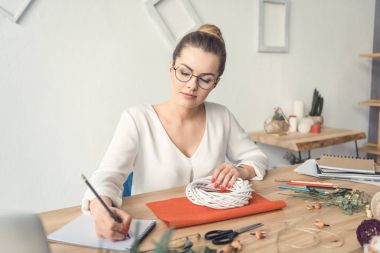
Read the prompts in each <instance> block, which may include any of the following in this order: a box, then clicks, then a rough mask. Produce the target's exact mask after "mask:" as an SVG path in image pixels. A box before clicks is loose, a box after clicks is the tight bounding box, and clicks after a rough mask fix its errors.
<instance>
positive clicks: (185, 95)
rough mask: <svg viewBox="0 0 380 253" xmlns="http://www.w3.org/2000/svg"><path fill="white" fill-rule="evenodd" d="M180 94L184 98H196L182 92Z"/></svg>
mask: <svg viewBox="0 0 380 253" xmlns="http://www.w3.org/2000/svg"><path fill="white" fill-rule="evenodd" d="M181 94H182V95H183V96H184V97H185V98H196V97H197V96H195V95H193V94H189V93H184V92H181Z"/></svg>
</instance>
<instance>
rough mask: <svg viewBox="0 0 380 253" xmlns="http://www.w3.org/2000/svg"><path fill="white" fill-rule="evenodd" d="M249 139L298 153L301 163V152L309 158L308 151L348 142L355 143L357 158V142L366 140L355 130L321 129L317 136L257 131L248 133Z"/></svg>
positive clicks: (362, 134) (364, 136)
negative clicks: (306, 152) (305, 152)
mask: <svg viewBox="0 0 380 253" xmlns="http://www.w3.org/2000/svg"><path fill="white" fill-rule="evenodd" d="M249 137H250V138H251V139H252V140H253V141H255V142H258V143H263V144H267V145H272V146H275V147H279V148H284V149H288V150H291V151H295V152H298V154H299V159H300V160H301V161H302V157H301V152H302V151H308V156H309V158H310V150H312V149H316V148H323V147H327V146H331V145H336V144H341V143H345V142H350V141H354V142H355V150H356V155H357V156H359V153H358V144H357V140H360V139H364V138H366V134H365V133H364V132H361V131H355V130H347V129H338V128H331V127H322V129H321V132H320V133H319V134H313V133H306V134H303V133H299V132H296V133H288V134H286V135H276V134H267V133H265V131H257V132H251V133H249Z"/></svg>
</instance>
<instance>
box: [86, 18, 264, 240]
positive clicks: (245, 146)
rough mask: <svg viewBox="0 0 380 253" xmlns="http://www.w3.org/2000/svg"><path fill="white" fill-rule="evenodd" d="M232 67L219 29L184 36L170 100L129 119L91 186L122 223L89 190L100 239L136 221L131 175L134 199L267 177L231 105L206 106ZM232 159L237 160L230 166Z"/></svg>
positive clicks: (117, 236) (137, 110)
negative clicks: (128, 194)
mask: <svg viewBox="0 0 380 253" xmlns="http://www.w3.org/2000/svg"><path fill="white" fill-rule="evenodd" d="M225 62H226V49H225V44H224V41H223V38H222V35H221V32H220V30H219V28H217V27H216V26H214V25H203V26H201V27H200V28H199V30H198V31H195V32H192V33H189V34H187V35H186V36H185V37H183V38H182V40H181V41H180V42H179V44H178V45H177V47H176V48H175V50H174V52H173V59H172V63H171V64H170V68H169V74H170V78H171V81H172V95H171V98H170V99H169V100H168V101H166V102H164V103H162V104H158V105H153V106H152V105H144V106H138V107H133V108H130V109H128V110H127V111H125V112H124V113H123V114H122V116H121V119H120V122H119V125H118V127H117V129H116V132H115V134H114V137H113V139H112V141H111V144H110V146H109V148H108V150H107V152H106V154H105V157H104V159H103V161H102V162H101V165H100V167H99V169H98V170H97V171H95V172H94V174H93V175H92V178H91V182H92V184H93V186H94V187H95V188H96V190H97V191H98V192H99V194H100V195H101V196H102V198H103V199H104V200H105V202H106V203H107V204H108V205H109V206H110V207H111V206H113V207H112V210H113V211H114V212H115V213H116V214H117V215H118V216H120V218H122V220H123V223H122V224H121V223H116V222H115V221H114V220H113V219H112V218H111V217H110V215H109V214H108V213H107V212H106V210H105V208H104V207H103V206H101V205H100V203H99V201H98V200H97V199H96V198H94V196H93V195H92V193H91V192H90V191H87V192H86V194H85V197H84V199H83V204H82V209H83V210H84V211H90V212H91V214H92V215H93V218H94V221H95V226H96V232H97V234H98V236H101V237H105V238H108V239H111V240H122V239H124V238H125V236H126V234H127V232H128V228H129V224H130V221H131V217H130V216H129V215H128V214H127V213H125V212H124V211H123V210H121V209H120V206H121V203H122V198H121V195H122V192H123V183H124V181H125V180H126V178H127V176H128V174H129V173H130V172H132V171H133V173H134V176H133V186H132V193H133V194H139V193H143V192H149V191H157V190H161V189H165V188H172V187H175V186H183V185H186V184H188V183H189V182H191V181H192V180H193V179H197V178H202V177H206V176H209V175H212V176H213V177H212V181H213V183H214V186H215V188H218V189H220V190H224V189H228V188H230V187H232V185H233V184H234V182H235V180H236V179H237V178H242V179H258V180H261V179H263V177H264V175H265V170H266V169H267V158H266V156H265V155H264V154H263V153H262V152H261V151H260V150H259V149H258V147H257V146H256V145H255V144H254V143H253V142H251V141H250V140H249V138H248V136H247V134H246V133H245V132H244V130H243V129H242V128H241V127H240V125H239V124H238V122H237V121H236V119H235V118H234V117H233V115H232V114H231V113H230V112H229V111H228V110H227V109H226V108H225V107H224V106H222V105H218V104H214V103H208V102H205V100H206V98H207V96H208V94H209V93H210V92H211V91H212V90H213V89H214V88H215V87H216V85H217V83H218V81H219V80H220V77H221V75H222V74H223V71H224V66H225ZM226 157H227V158H228V159H229V161H231V163H230V162H225V158H226Z"/></svg>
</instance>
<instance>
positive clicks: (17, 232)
mask: <svg viewBox="0 0 380 253" xmlns="http://www.w3.org/2000/svg"><path fill="white" fill-rule="evenodd" d="M0 248H1V252H7V253H50V249H49V245H48V242H47V239H46V234H45V231H44V229H43V227H42V224H41V221H40V219H39V217H38V216H37V215H36V214H34V213H25V212H15V211H3V210H0Z"/></svg>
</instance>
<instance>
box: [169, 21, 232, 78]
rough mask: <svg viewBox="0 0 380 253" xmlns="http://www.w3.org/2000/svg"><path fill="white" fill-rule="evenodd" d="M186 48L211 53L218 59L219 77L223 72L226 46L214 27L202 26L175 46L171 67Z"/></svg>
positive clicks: (217, 29)
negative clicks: (194, 48) (189, 47)
mask: <svg viewBox="0 0 380 253" xmlns="http://www.w3.org/2000/svg"><path fill="white" fill-rule="evenodd" d="M186 46H192V47H196V48H200V49H202V50H204V51H205V52H208V53H213V54H215V55H216V56H218V57H219V76H221V75H222V74H223V72H224V67H225V65H226V58H227V53H226V45H225V44H224V39H223V36H222V32H221V31H220V29H219V28H218V27H217V26H216V25H212V24H204V25H201V26H200V27H199V28H198V30H197V31H195V32H190V33H188V34H186V35H185V36H184V37H183V38H182V39H181V40H180V41H179V42H178V44H177V46H176V48H175V49H174V51H173V56H172V59H173V65H174V64H175V61H176V59H177V58H178V57H179V56H180V55H181V52H182V50H183V49H184V48H185V47H186Z"/></svg>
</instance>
